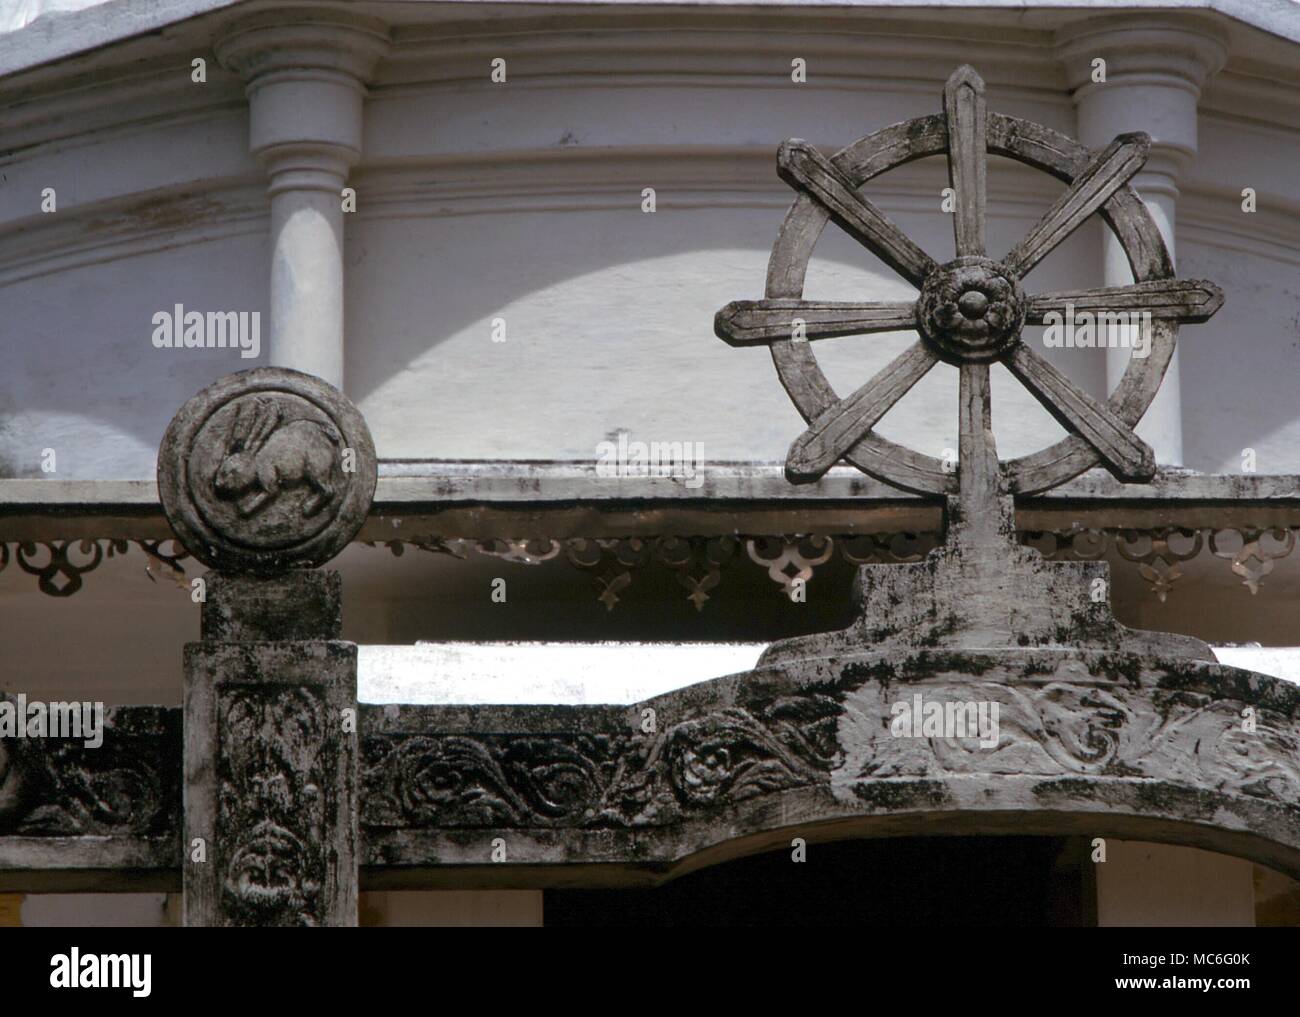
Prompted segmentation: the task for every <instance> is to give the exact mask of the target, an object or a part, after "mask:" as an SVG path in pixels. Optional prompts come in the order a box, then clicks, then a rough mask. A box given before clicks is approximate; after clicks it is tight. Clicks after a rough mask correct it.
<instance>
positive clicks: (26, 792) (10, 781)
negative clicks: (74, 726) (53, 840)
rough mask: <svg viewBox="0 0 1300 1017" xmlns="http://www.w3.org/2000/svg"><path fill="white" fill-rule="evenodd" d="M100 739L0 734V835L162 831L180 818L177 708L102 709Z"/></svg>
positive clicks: (170, 828)
mask: <svg viewBox="0 0 1300 1017" xmlns="http://www.w3.org/2000/svg"><path fill="white" fill-rule="evenodd" d="M103 724H104V728H103V743H102V744H101V745H98V746H97V747H88V746H87V745H86V742H85V740H84V739H80V740H79V739H66V738H33V739H16V738H3V739H0V835H19V836H27V837H83V836H113V835H120V834H130V835H134V836H139V837H162V836H166V835H168V834H170V833H171V832H172V831H174V830H176V829H177V828H178V827H179V824H180V802H181V786H180V768H179V766H178V764H177V760H178V759H179V757H180V749H181V744H180V743H181V731H180V714H179V711H176V710H163V709H160V708H155V707H132V708H118V709H111V708H110V709H109V710H107V711H105V714H104V717H103Z"/></svg>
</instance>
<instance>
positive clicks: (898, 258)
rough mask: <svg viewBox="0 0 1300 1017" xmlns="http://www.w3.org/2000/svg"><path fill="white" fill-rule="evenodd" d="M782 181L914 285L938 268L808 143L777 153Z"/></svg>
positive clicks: (786, 146)
mask: <svg viewBox="0 0 1300 1017" xmlns="http://www.w3.org/2000/svg"><path fill="white" fill-rule="evenodd" d="M776 171H777V173H778V174H779V175H780V177H781V179H782V180H784V181H785V182H786V183H788V184H789V185H790V186H791V187H794V188H795V189H797V190H801V191H804V192H805V193H807V194H808V195H809V196H810V197H812V198H813V200H815V201H817V202H818V203H819V204H821V205H823V206H825V208H826V210H827V211H828V212H830V213H831V215H832V217H834V219H835V221H836V222H837V223H839V224H840V226H841V227H843V228H844V230H845V231H846V232H847V233H848V234H849V235H850V236H852V237H853V238H854V239H855V240H857V241H858V243H860V244H862V245H863V246H864V247H866V248H867V250H869V251H871V252H872V253H873V254H875V255H876V257H878V258H880V260H881V261H883V262H885V264H887V265H889V266H890V267H891V268H892V269H893V270H894V271H895V272H897V273H898V274H899V275H901V276H902V277H903V278H904V279H906V280H907V281H908V282H910V283H912V285H914V286H917V287H920V285H921V284H922V283H923V282H924V281H925V277H926V276H927V275H929V274H930V272H931V271H933V270H934V267H935V264H934V259H932V258H931V257H930V256H929V255H928V254H926V253H925V252H924V251H923V250H921V248H919V247H917V246H916V244H914V243H912V241H911V240H909V239H908V238H907V237H906V236H905V235H904V234H903V232H902V231H901V230H900V229H899V228H898V227H897V226H895V225H894V224H893V223H892V222H890V221H889V219H888V218H886V217H885V215H884V213H882V212H881V211H880V209H878V208H876V206H875V205H873V204H872V203H871V202H870V201H868V200H867V199H866V198H864V197H862V195H860V194H858V193H857V192H856V191H855V190H854V188H853V183H852V181H850V180H849V179H848V178H847V177H846V176H844V174H843V173H841V172H840V171H839V170H837V169H836V168H835V167H834V166H833V165H832V164H831V162H830V160H829V159H827V158H826V157H825V156H823V155H822V154H821V153H820V152H818V151H817V149H815V148H813V147H812V146H811V145H810V144H808V143H807V142H806V141H800V140H799V139H798V138H792V139H790V140H789V141H787V142H785V143H783V144H782V145H781V147H780V149H779V150H778V151H777V154H776Z"/></svg>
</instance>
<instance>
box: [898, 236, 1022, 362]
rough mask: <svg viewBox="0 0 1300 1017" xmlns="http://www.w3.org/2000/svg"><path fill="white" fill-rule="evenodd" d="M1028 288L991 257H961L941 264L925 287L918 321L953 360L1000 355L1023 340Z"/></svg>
mask: <svg viewBox="0 0 1300 1017" xmlns="http://www.w3.org/2000/svg"><path fill="white" fill-rule="evenodd" d="M1025 310H1026V302H1025V295H1024V292H1023V291H1022V290H1021V288H1020V284H1019V283H1018V282H1017V281H1016V280H1015V278H1014V277H1013V276H1012V275H1011V274H1010V273H1009V272H1007V270H1006V269H1005V268H1003V267H1002V266H1001V265H999V264H998V263H997V262H995V261H992V260H991V259H989V258H981V257H973V256H968V257H963V258H957V259H956V260H954V261H950V262H948V263H947V264H946V265H940V266H939V267H938V268H936V269H935V270H934V271H933V272H931V273H930V274H929V275H928V276H927V277H926V279H925V282H924V283H923V285H922V287H921V297H920V299H919V300H918V301H917V323H918V325H919V327H920V332H921V334H922V335H923V336H924V337H925V338H926V340H927V341H928V342H929V343H930V345H931V347H932V348H933V349H934V352H935V353H936V354H937V355H938V356H939V357H941V358H942V359H943V360H945V361H947V362H948V363H950V364H978V363H988V362H990V361H993V360H997V359H998V358H999V357H1001V356H1002V355H1003V354H1004V353H1006V352H1007V351H1008V350H1009V349H1010V348H1011V347H1012V346H1014V345H1015V344H1016V342H1017V341H1018V340H1019V339H1020V330H1021V329H1022V328H1023V327H1024V324H1025Z"/></svg>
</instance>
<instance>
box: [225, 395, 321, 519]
mask: <svg viewBox="0 0 1300 1017" xmlns="http://www.w3.org/2000/svg"><path fill="white" fill-rule="evenodd" d="M281 418H282V411H281V408H280V406H278V405H277V404H276V403H274V402H272V401H270V400H267V399H247V400H245V401H244V402H242V403H240V405H239V408H238V409H237V410H236V413H235V421H234V423H233V424H232V425H231V427H230V431H229V433H228V435H227V439H226V455H225V457H224V458H223V459H222V461H221V464H220V465H219V466H218V467H217V472H216V475H215V476H214V477H213V478H212V487H213V490H215V491H216V492H217V494H218V495H219V496H220V497H223V498H234V499H238V501H237V502H236V504H237V506H238V508H239V514H240V515H241V516H245V517H247V516H251V515H252V514H253V513H254V512H256V511H257V510H258V509H260V508H261V507H262V506H263V505H265V504H267V503H268V502H269V501H271V500H272V499H274V498H275V497H276V495H278V494H279V493H280V491H281V489H283V488H291V487H300V486H303V485H306V486H308V487H309V488H311V494H310V496H309V497H308V498H307V499H306V500H305V501H304V502H303V504H302V515H303V518H308V517H310V516H314V515H315V514H316V513H317V512H319V511H320V510H321V509H322V508H324V507H325V506H326V505H327V504H329V502H330V501H331V500H332V499H333V498H334V496H335V493H336V492H335V490H334V483H333V480H334V463H335V461H336V459H337V457H338V454H339V448H340V446H341V445H342V439H341V438H340V437H339V434H338V432H337V431H335V430H334V428H332V427H330V426H329V425H328V424H325V423H322V422H319V421H315V420H290V421H287V422H282V419H281Z"/></svg>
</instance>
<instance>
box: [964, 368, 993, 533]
mask: <svg viewBox="0 0 1300 1017" xmlns="http://www.w3.org/2000/svg"><path fill="white" fill-rule="evenodd" d="M990 403H991V400H990V398H989V365H988V364H962V365H961V384H960V388H959V395H958V406H959V413H960V417H959V421H958V426H959V428H960V432H959V435H958V439H957V441H958V473H957V479H958V481H959V487H958V491H959V498H960V502H961V507H962V518H963V520H964V521H965V524H966V526H967V527H968V528H971V529H976V528H981V527H983V526H984V525H985V524H986V523H988V522H990V521H993V520H994V519H995V517H996V511H995V503H996V500H997V497H998V494H999V490H998V481H999V478H1000V474H1001V468H1000V467H999V465H998V447H997V444H996V442H994V440H993V413H992V408H991V405H990Z"/></svg>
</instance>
